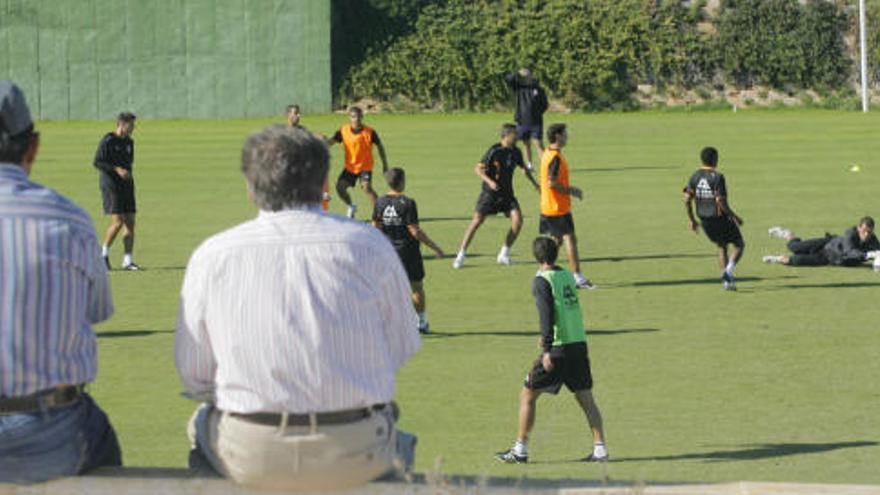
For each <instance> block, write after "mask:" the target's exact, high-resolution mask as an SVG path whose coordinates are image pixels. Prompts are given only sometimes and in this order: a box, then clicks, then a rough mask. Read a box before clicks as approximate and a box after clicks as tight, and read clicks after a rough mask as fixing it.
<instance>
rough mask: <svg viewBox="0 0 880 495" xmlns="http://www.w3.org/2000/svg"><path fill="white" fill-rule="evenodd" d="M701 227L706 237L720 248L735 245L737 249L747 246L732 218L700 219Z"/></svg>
mask: <svg viewBox="0 0 880 495" xmlns="http://www.w3.org/2000/svg"><path fill="white" fill-rule="evenodd" d="M700 226H701V227H702V228H703V232H705V233H706V237H708V238H709V240H710V241H712V242H713V243H715V244H716V245H717V246H719V247H724V246H726V245H728V244H733V245H734V246H736V247H739V248H741V247H743V246H745V241H743V237H742V234H741V233H740V231H739V227H738V226H737V225H736V223H734V221H733V220H731V219H730V217H710V218H700Z"/></svg>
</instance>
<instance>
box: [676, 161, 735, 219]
mask: <svg viewBox="0 0 880 495" xmlns="http://www.w3.org/2000/svg"><path fill="white" fill-rule="evenodd" d="M684 190H685V192H686V193H689V194H693V195H694V198H695V199H696V203H697V216H699V217H700V218H715V217H719V216H721V212H720V211H718V203H717V202H716V198H724V197H727V184H725V182H724V174H720V173H718V172H716V171H715V170H708V169H704V168H701V169H699V170H697V171H696V172H694V174H693V175H691V178H690V180H689V181H688V183H687V185H686V186H685V188H684Z"/></svg>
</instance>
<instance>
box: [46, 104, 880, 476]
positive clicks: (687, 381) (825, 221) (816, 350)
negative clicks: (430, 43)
mask: <svg viewBox="0 0 880 495" xmlns="http://www.w3.org/2000/svg"><path fill="white" fill-rule="evenodd" d="M279 118H280V117H279ZM508 119H509V116H508V115H506V114H504V115H502V114H489V115H471V114H461V115H416V116H404V115H376V116H373V115H370V116H368V119H367V123H368V124H371V125H374V126H375V127H376V128H377V130H378V131H379V133H380V135H381V136H382V139H383V141H384V142H385V144H386V147H387V150H388V154H389V157H390V160H391V162H392V164H393V165H402V166H404V167H405V168H406V169H407V171H408V185H409V190H408V193H409V194H410V195H411V196H413V197H414V198H416V199H417V200H418V202H419V212H420V215H421V217H422V219H421V220H422V227H423V228H424V229H425V230H426V231H427V232H428V234H429V235H431V236H432V237H433V238H434V239H435V240H436V241H437V242H438V243H439V244H440V245H441V246H442V247H443V248H444V249H446V250H447V251H448V252H451V253H454V252H455V250H456V249H457V246H458V243H459V242H460V240H461V235H462V233H463V231H464V228H465V226H466V225H467V222H468V219H469V218H470V216H471V214H472V209H473V203H474V201H475V199H476V196H477V193H478V189H479V183H478V179H477V178H476V176H475V175H474V174H473V172H472V170H473V166H474V164H475V163H476V161H477V160H478V159H479V158H480V157H481V156H482V154H483V152H484V151H485V149H486V148H487V147H488V146H489V145H490V144H492V143H493V142H495V140H496V138H497V129H498V127H499V125H500V123H502V122H504V121H505V120H508ZM345 120H346V117H345V116H344V115H322V116H315V117H307V118H306V119H305V124H306V125H307V126H308V127H309V128H310V129H312V130H313V131H317V132H322V133H330V132H332V131H333V130H334V129H335V128H336V127H337V126H338V125H340V124H342V123H343V122H344V121H345ZM558 120H562V121H566V122H567V123H568V124H569V135H570V144H569V147H568V148H567V150H566V155H567V157H568V159H569V162H570V163H571V165H572V167H573V172H572V183H573V184H575V185H578V186H581V187H582V188H583V189H584V190H585V193H586V199H585V200H584V201H583V202H582V203H578V204H576V205H575V209H574V218H575V223H576V226H577V231H578V233H579V235H580V247H581V256H582V257H583V259H584V261H585V266H584V268H585V272H586V274H587V275H588V276H589V277H590V278H592V279H593V280H594V281H595V282H596V283H598V284H599V285H600V286H601V289H600V290H598V291H595V292H582V293H581V302H582V305H583V307H584V312H585V315H586V321H587V326H588V332H589V334H590V336H589V343H590V349H591V358H592V363H593V372H594V376H595V377H596V388H595V393H596V396H597V399H598V401H599V404H600V405H601V408H602V412H603V414H604V417H605V423H606V430H607V434H608V445H609V449H610V453H611V455H612V457H613V462H611V463H609V464H608V466H607V472H608V475H609V476H610V477H611V478H612V479H618V480H624V479H626V480H634V481H637V480H647V481H722V480H756V481H758V480H762V481H763V480H766V481H806V482H835V483H837V482H844V483H848V482H857V483H880V443H878V442H880V423H878V420H877V418H878V413H880V381H878V377H880V333H878V327H877V316H878V310H877V307H876V302H877V299H878V295H880V275H878V274H876V273H874V272H873V271H872V270H870V269H868V268H861V269H859V268H852V269H842V268H813V269H804V268H801V269H795V268H786V267H781V266H766V265H762V264H761V262H760V257H761V256H762V255H764V254H771V253H776V252H781V251H782V249H783V248H784V246H783V243H782V242H780V241H779V240H778V239H770V238H768V237H767V234H766V230H767V227H769V226H771V225H774V224H784V225H786V226H789V227H791V228H793V229H795V230H796V231H797V232H800V233H803V234H804V235H805V236H813V235H821V234H822V233H824V232H825V231H826V230H827V231H830V232H840V231H842V230H843V229H844V228H846V227H849V226H851V225H852V224H854V223H855V222H856V220H857V219H858V218H859V217H860V216H862V215H864V214H866V213H873V214H874V215H876V216H878V217H880V199H878V195H877V190H878V185H880V140H878V133H877V129H878V126H880V114H878V113H877V112H874V113H872V114H869V115H862V114H857V113H842V112H841V113H836V112H826V111H803V110H802V111H773V112H770V111H752V112H748V111H746V112H743V111H741V112H739V113H736V114H733V113H726V112H725V113H637V114H617V115H612V114H608V115H553V116H550V117H549V119H548V123H549V122H553V121H558ZM267 123H269V121H268V120H265V121H254V120H249V121H222V122H215V121H161V122H157V121H149V120H144V121H142V122H139V128H138V130H137V132H136V134H135V139H136V143H137V156H136V161H135V176H136V177H137V187H138V206H139V213H138V239H137V247H136V259H137V261H138V262H139V263H140V264H141V265H142V266H143V267H145V268H146V269H147V270H146V271H144V272H142V273H124V272H119V271H114V272H113V273H112V275H111V278H112V283H113V293H114V298H115V303H116V308H117V310H116V314H115V316H114V317H113V318H112V319H111V320H109V321H108V322H106V323H104V324H102V325H100V326H99V327H97V332H98V336H99V345H100V374H99V379H98V381H97V382H96V383H95V384H94V385H93V387H92V391H93V393H94V395H95V396H96V398H97V399H98V401H99V403H101V404H102V405H103V406H104V407H105V408H106V409H107V411H108V412H109V414H110V416H111V419H112V421H113V423H114V425H115V427H116V429H117V431H118V433H119V435H120V439H121V442H122V447H123V451H124V457H125V462H126V463H127V464H128V465H134V466H183V465H185V462H186V453H187V441H186V439H185V434H184V425H185V422H186V420H187V419H188V417H189V414H190V413H191V411H192V410H193V408H194V406H195V404H194V403H191V402H189V401H187V400H185V399H183V398H181V397H180V396H179V392H180V389H181V387H180V384H179V381H178V379H177V375H176V372H175V370H174V365H173V352H172V349H173V341H174V333H173V331H174V325H175V318H176V312H177V294H178V291H179V289H180V284H181V280H182V277H183V274H184V268H185V266H186V262H187V259H188V257H189V255H190V253H191V252H192V251H193V249H194V248H195V247H196V246H197V245H198V244H199V242H201V241H202V240H203V239H204V238H205V237H207V236H209V235H211V234H213V233H215V232H217V231H219V230H222V229H224V228H227V227H230V226H232V225H234V224H236V223H238V222H241V221H243V220H245V219H248V218H250V217H252V216H254V214H255V209H254V207H253V206H252V205H250V204H249V203H248V202H247V199H246V196H245V188H244V183H243V179H242V178H241V176H240V174H239V173H238V157H239V151H240V147H241V144H242V142H243V140H244V138H245V136H246V135H247V134H248V133H250V132H253V131H255V130H258V129H260V128H261V127H262V126H263V125H264V124H267ZM111 125H112V123H110V122H102V123H93V122H90V123H43V124H42V125H40V126H39V127H40V130H41V131H42V142H43V148H42V150H41V155H40V157H39V161H38V164H37V167H36V169H35V172H34V175H33V177H34V178H35V179H36V180H37V181H40V182H43V183H45V184H47V185H49V186H51V187H54V188H56V189H58V190H60V191H61V192H63V193H64V194H66V195H68V196H70V197H71V198H73V199H74V200H75V201H77V202H78V203H79V204H81V205H83V206H85V207H86V208H87V209H88V210H89V211H90V212H91V213H92V215H93V216H94V218H95V219H96V221H97V228H98V230H99V231H103V229H104V227H105V222H106V220H105V219H104V218H102V217H101V215H100V210H99V208H100V197H99V194H98V189H97V174H96V172H95V171H94V169H93V168H92V167H91V160H92V157H93V153H94V149H95V146H96V144H97V142H98V139H99V138H100V136H101V135H102V134H103V133H104V132H106V131H107V130H109V127H110V126H111ZM707 144H712V145H715V146H716V147H718V148H719V150H720V152H721V163H720V170H721V171H722V172H724V173H725V174H726V176H727V183H728V187H729V190H730V201H731V204H732V206H733V207H734V209H736V211H737V212H738V213H739V214H740V215H741V216H742V217H743V218H744V219H745V225H744V228H743V234H744V236H745V239H746V242H747V252H746V256H745V259H744V261H743V262H742V263H741V265H740V267H739V268H738V271H737V275H738V277H739V291H738V292H736V293H726V292H723V291H722V290H721V288H720V283H719V282H718V279H717V275H718V274H717V271H718V270H717V266H716V260H715V256H714V248H713V247H712V246H711V245H710V244H709V242H708V241H707V240H706V239H705V238H704V237H703V236H695V235H694V234H693V233H691V232H690V231H689V230H688V229H687V223H686V217H685V214H684V210H683V207H682V202H681V194H680V191H681V188H682V186H683V185H684V183H685V181H686V179H687V177H688V176H689V174H690V173H691V172H692V170H693V169H695V168H696V167H697V166H698V163H697V161H698V153H699V150H700V148H701V147H702V146H704V145H707ZM333 153H334V162H333V164H332V167H331V175H332V176H333V177H335V176H336V174H338V173H339V167H340V156H341V149H340V148H339V147H335V148H334V149H333ZM853 164H859V165H860V166H861V170H862V171H861V172H859V173H852V172H849V171H848V169H849V167H850V166H852V165H853ZM377 184H378V183H377ZM516 185H517V189H518V191H519V193H518V196H519V199H520V203H521V204H522V205H523V211H524V214H525V216H526V221H525V227H524V233H523V235H522V237H521V238H520V240H519V242H518V243H517V244H516V245H515V246H514V249H513V257H514V261H515V262H516V264H515V265H514V266H512V267H501V266H497V265H496V264H495V259H494V256H495V254H496V252H497V249H498V247H499V245H500V243H501V240H502V237H503V234H504V232H505V231H506V229H507V226H508V222H507V221H506V220H505V219H504V218H497V219H491V220H490V221H487V223H486V224H485V225H484V227H483V228H482V229H481V230H480V231H479V232H478V233H477V237H476V239H475V241H474V243H473V245H472V247H471V253H472V254H473V257H470V258H468V260H467V264H466V266H465V268H463V269H462V270H460V271H453V270H452V268H451V266H450V264H451V260H449V259H446V260H434V259H428V260H427V261H426V269H427V272H428V278H427V279H426V289H427V294H428V305H429V315H430V318H431V324H432V329H433V330H434V331H435V334H434V335H431V336H428V337H427V338H425V339H424V341H423V348H422V350H421V352H420V353H419V354H418V355H417V356H416V357H415V358H414V359H413V360H412V361H411V362H410V363H409V364H408V365H407V366H406V367H405V368H404V370H403V372H402V374H401V376H400V380H399V387H398V400H399V402H400V404H401V406H402V408H403V418H402V425H401V426H402V427H403V428H404V429H407V430H411V431H413V432H415V433H417V434H418V435H419V437H420V442H419V450H418V455H417V457H418V465H417V468H418V469H419V470H421V471H424V470H434V469H437V468H438V466H439V469H441V470H442V471H443V472H446V473H468V474H475V475H483V474H488V475H499V476H514V477H519V476H528V477H530V478H598V477H600V476H602V475H603V472H602V468H601V467H599V466H596V465H585V464H582V463H578V462H575V460H576V459H578V458H579V457H582V456H583V455H585V454H586V453H587V452H588V449H589V440H588V435H587V428H586V426H585V425H583V423H584V421H583V419H582V416H581V414H580V412H579V410H578V409H577V407H576V404H575V402H574V400H573V399H572V398H571V397H570V395H569V394H567V393H562V394H560V396H559V397H544V398H542V399H541V400H540V401H539V405H538V420H537V425H536V428H535V432H534V436H533V439H532V442H531V445H530V447H531V448H530V454H531V458H532V459H531V462H530V464H528V465H520V466H506V465H501V464H499V463H497V462H496V461H494V460H493V459H492V454H493V453H494V452H495V451H496V450H500V449H504V448H507V447H508V446H509V444H510V443H511V441H512V440H513V438H514V434H515V425H516V412H517V395H518V392H519V389H520V386H521V381H522V377H523V376H524V374H525V372H526V370H527V367H528V365H529V364H530V363H531V361H532V360H533V359H534V358H535V356H536V353H537V348H536V340H537V339H536V334H537V333H536V332H537V330H536V329H537V315H536V312H535V309H534V304H533V302H532V300H531V294H530V284H531V278H532V277H533V276H534V272H535V266H534V265H533V263H532V262H531V261H530V256H529V255H528V253H529V248H528V247H529V245H530V241H531V239H532V237H533V236H534V235H535V234H536V233H537V216H538V215H537V210H538V204H537V203H538V201H537V195H536V194H535V193H534V192H533V191H531V190H530V189H529V188H528V187H526V186H527V182H526V181H525V180H523V178H522V177H521V176H520V177H517V179H516ZM379 191H380V193H381V192H382V191H384V184H379ZM354 197H355V200H356V202H358V203H359V204H361V205H362V206H363V205H365V204H366V200H365V198H364V196H363V195H362V193H360V192H355V193H354ZM331 209H332V210H333V211H335V212H337V213H341V212H343V211H344V208H343V206H342V205H341V203H340V202H338V201H335V202H334V203H333V205H332V207H331ZM366 209H367V208H365V207H364V208H362V210H361V211H362V214H361V215H362V216H363V215H364V214H365V213H364V212H365V210H366ZM121 256H122V253H121V244H117V245H116V246H114V251H113V254H112V260H113V262H114V264H116V265H118V263H119V260H120V259H121Z"/></svg>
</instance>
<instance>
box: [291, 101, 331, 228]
mask: <svg viewBox="0 0 880 495" xmlns="http://www.w3.org/2000/svg"><path fill="white" fill-rule="evenodd" d="M287 127H289V128H291V129H302V130H304V131H308V129H306V128H305V127H304V126H303V125H302V113H300V109H299V105H297V104H296V103H292V104H290V105H287ZM309 132H311V131H309ZM312 134H315V135H316V136H318V137H319V138H320V139H322V140H323V139H326V138H325V137H324V136H323V135H321V134H316V133H312ZM321 208H322V209H323V210H324V211H327V210H329V209H330V178H329V177H326V178H324V190H323V192H322V193H321Z"/></svg>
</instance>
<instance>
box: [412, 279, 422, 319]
mask: <svg viewBox="0 0 880 495" xmlns="http://www.w3.org/2000/svg"><path fill="white" fill-rule="evenodd" d="M409 285H410V287H411V288H412V302H413V307H414V308H415V310H416V313H424V312H425V287H424V286H423V285H422V282H421V281H418V282H410V283H409Z"/></svg>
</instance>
